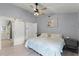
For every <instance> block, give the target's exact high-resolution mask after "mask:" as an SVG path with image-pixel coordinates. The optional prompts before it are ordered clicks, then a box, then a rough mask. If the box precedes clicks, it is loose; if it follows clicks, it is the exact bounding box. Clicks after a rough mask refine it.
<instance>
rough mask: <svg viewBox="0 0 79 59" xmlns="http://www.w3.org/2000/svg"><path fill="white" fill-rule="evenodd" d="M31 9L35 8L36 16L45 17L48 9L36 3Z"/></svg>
mask: <svg viewBox="0 0 79 59" xmlns="http://www.w3.org/2000/svg"><path fill="white" fill-rule="evenodd" d="M31 7H32V8H33V10H34V15H36V16H39V15H44V11H45V10H46V9H47V8H46V7H44V6H43V5H42V4H39V3H35V4H34V6H33V5H31Z"/></svg>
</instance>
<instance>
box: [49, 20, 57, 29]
mask: <svg viewBox="0 0 79 59" xmlns="http://www.w3.org/2000/svg"><path fill="white" fill-rule="evenodd" d="M48 27H52V28H55V27H57V19H53V20H48Z"/></svg>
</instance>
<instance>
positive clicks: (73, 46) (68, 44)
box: [64, 38, 78, 53]
mask: <svg viewBox="0 0 79 59" xmlns="http://www.w3.org/2000/svg"><path fill="white" fill-rule="evenodd" d="M64 41H65V47H64V48H65V49H67V50H70V51H72V52H76V53H78V41H77V40H74V39H72V38H64Z"/></svg>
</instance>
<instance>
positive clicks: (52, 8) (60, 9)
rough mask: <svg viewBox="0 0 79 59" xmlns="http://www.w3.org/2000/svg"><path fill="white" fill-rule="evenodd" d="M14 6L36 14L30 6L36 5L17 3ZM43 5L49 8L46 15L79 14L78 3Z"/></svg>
mask: <svg viewBox="0 0 79 59" xmlns="http://www.w3.org/2000/svg"><path fill="white" fill-rule="evenodd" d="M14 5H16V6H18V7H20V8H23V9H25V10H28V11H29V12H31V13H34V11H33V8H31V7H30V5H33V6H34V3H17V4H16V3H15V4H14ZM41 5H43V6H44V7H46V8H47V9H46V10H45V11H44V12H45V13H46V14H50V13H72V12H79V4H78V3H41Z"/></svg>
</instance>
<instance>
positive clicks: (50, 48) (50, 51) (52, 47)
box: [25, 33, 65, 56]
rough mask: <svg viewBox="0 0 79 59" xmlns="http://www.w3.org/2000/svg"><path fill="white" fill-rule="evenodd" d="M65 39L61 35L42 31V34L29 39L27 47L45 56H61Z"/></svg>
mask: <svg viewBox="0 0 79 59" xmlns="http://www.w3.org/2000/svg"><path fill="white" fill-rule="evenodd" d="M64 45H65V43H64V39H62V38H61V36H60V35H57V34H51V35H48V34H47V33H42V35H41V36H39V37H35V38H30V39H28V40H27V42H26V44H25V47H29V48H31V49H33V50H35V51H36V52H38V53H39V54H41V55H43V56H61V53H62V52H63V50H62V49H63V46H64Z"/></svg>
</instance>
